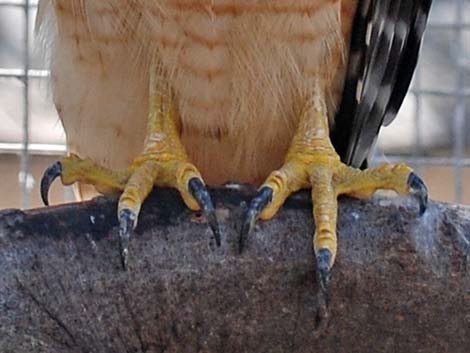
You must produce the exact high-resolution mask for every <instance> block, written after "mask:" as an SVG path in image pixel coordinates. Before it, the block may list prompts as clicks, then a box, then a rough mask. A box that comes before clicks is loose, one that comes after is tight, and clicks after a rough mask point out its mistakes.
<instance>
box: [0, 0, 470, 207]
mask: <svg viewBox="0 0 470 353" xmlns="http://www.w3.org/2000/svg"><path fill="white" fill-rule="evenodd" d="M454 2H455V4H456V7H455V11H456V21H455V23H429V24H428V30H450V31H453V37H454V42H453V45H454V48H453V49H454V50H453V53H454V55H455V68H456V70H455V75H456V77H457V80H456V82H457V84H456V85H455V88H454V89H453V90H445V89H422V88H421V80H420V76H421V75H420V68H419V67H418V70H417V73H416V76H415V79H414V85H413V88H412V89H411V90H410V91H409V94H411V95H413V96H414V98H415V102H416V105H415V114H414V119H415V126H416V127H417V128H416V129H415V130H414V131H415V132H414V140H415V145H414V148H413V152H412V154H411V156H407V157H403V156H393V155H392V156H387V158H386V161H388V162H392V163H396V162H407V163H409V164H411V165H413V166H415V167H416V168H418V169H419V168H422V167H426V166H445V167H453V169H454V179H455V180H454V182H455V201H456V202H461V200H462V194H463V182H464V179H463V178H464V176H463V172H464V168H470V158H466V157H465V134H464V132H465V116H466V102H465V100H466V99H467V98H470V87H465V78H464V77H465V76H464V73H463V67H464V65H465V64H466V62H465V60H467V61H468V59H465V58H464V57H463V51H462V47H463V32H464V31H465V30H470V23H465V22H464V18H463V14H464V6H465V0H454ZM37 5H38V0H22V1H13V0H10V1H8V0H0V7H19V8H21V9H22V10H23V14H24V19H25V21H24V28H23V35H24V41H23V45H24V55H23V65H22V67H21V68H14V69H7V68H0V78H10V79H17V80H20V81H21V82H22V83H23V102H24V106H23V116H22V127H23V139H22V142H21V143H8V142H1V141H0V153H17V154H20V156H21V171H20V183H21V190H22V201H21V203H22V207H23V208H28V207H29V204H30V188H29V186H28V182H27V176H28V175H29V170H30V163H29V162H30V156H31V155H36V154H53V155H60V154H64V153H65V152H66V147H65V146H64V145H58V144H31V143H30V142H29V126H30V118H31V116H30V104H29V90H30V89H29V83H30V80H31V79H45V78H47V77H48V74H49V72H48V71H47V70H33V69H31V68H30V49H29V48H30V42H31V38H30V22H29V18H30V14H31V12H32V10H33V9H34V8H36V7H37ZM467 65H468V63H467ZM425 96H436V97H451V98H455V99H456V104H455V107H454V114H453V136H454V139H453V155H452V157H442V158H441V157H425V156H423V155H422V143H421V130H422V106H423V103H422V101H423V97H425ZM383 160H385V159H384V158H378V159H377V160H376V161H377V162H381V161H383Z"/></svg>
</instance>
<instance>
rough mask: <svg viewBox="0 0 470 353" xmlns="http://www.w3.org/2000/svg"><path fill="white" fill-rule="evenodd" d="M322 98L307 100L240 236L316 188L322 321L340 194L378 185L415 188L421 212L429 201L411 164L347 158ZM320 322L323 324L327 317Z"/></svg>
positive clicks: (367, 191)
mask: <svg viewBox="0 0 470 353" xmlns="http://www.w3.org/2000/svg"><path fill="white" fill-rule="evenodd" d="M323 102H324V100H323V99H315V100H314V101H312V102H309V104H307V106H306V108H305V110H304V111H303V113H302V115H301V117H300V122H299V127H298V130H297V133H296V135H295V136H294V138H293V140H292V144H291V147H290V149H289V151H288V153H287V156H286V159H285V163H284V165H283V166H282V167H281V168H280V169H279V170H276V171H274V172H272V173H271V174H270V175H269V177H268V178H267V179H266V181H265V183H264V184H263V185H262V186H261V187H260V189H259V192H258V195H257V196H256V197H255V198H254V199H253V201H252V203H251V205H250V207H249V208H248V211H247V214H246V219H245V223H244V226H243V228H242V234H241V237H240V241H241V244H240V249H242V247H243V240H244V239H245V238H246V236H247V235H248V233H249V231H250V229H251V228H252V227H253V225H254V223H255V221H256V219H257V218H258V217H259V218H261V219H263V220H269V219H271V218H272V217H273V216H274V215H275V214H276V213H277V211H278V210H279V208H280V207H281V206H282V205H283V204H284V202H285V200H286V199H287V197H289V196H290V195H291V194H292V193H294V192H296V191H298V190H300V189H303V188H309V187H311V188H312V201H313V217H314V221H315V234H314V237H313V247H314V251H315V256H316V259H317V280H318V286H319V293H318V303H319V310H318V312H319V316H320V317H319V319H320V321H326V320H324V319H326V318H327V316H328V311H327V306H328V302H329V293H328V292H329V281H330V271H331V268H332V266H333V264H334V261H335V257H336V252H337V238H336V223H337V213H338V203H337V198H338V196H339V195H343V194H346V195H351V196H354V197H358V198H366V197H370V196H372V195H373V194H374V192H375V191H376V190H378V189H392V190H395V191H396V192H397V193H399V194H403V195H405V194H410V193H413V195H414V196H415V197H416V198H417V199H418V201H419V203H420V213H422V212H423V211H424V209H425V206H426V202H427V190H426V187H425V186H424V183H423V182H422V181H421V179H419V177H417V176H416V175H415V174H414V173H413V172H412V170H411V168H409V167H407V166H406V165H403V164H398V165H382V166H380V167H378V168H373V169H368V170H365V171H361V170H359V169H355V168H352V167H349V166H347V165H346V164H344V163H342V162H341V160H340V157H339V156H338V154H337V153H336V151H335V149H334V147H333V145H332V144H331V142H330V138H329V126H328V117H327V112H326V107H325V105H324V103H323ZM319 326H322V327H324V326H325V324H324V322H323V323H321V324H319Z"/></svg>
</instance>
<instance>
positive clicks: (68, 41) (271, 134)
mask: <svg viewBox="0 0 470 353" xmlns="http://www.w3.org/2000/svg"><path fill="white" fill-rule="evenodd" d="M356 2H357V0H343V1H340V0H336V1H331V0H243V1H240V0H41V1H40V3H39V17H38V22H37V23H38V27H39V30H40V33H41V35H42V37H43V38H44V39H45V40H44V42H45V43H46V45H47V46H48V47H49V49H50V50H49V53H50V65H51V72H52V76H51V77H52V85H53V96H54V101H55V104H56V106H57V110H58V112H59V115H60V118H61V120H62V122H63V125H64V128H65V131H66V135H67V144H68V146H69V149H70V151H72V152H75V153H78V154H79V155H81V156H86V157H91V158H92V159H93V160H95V161H96V162H98V163H99V164H102V165H104V166H107V167H110V168H113V169H116V168H118V169H123V168H126V167H128V166H129V165H130V164H131V163H132V161H133V159H134V158H135V157H136V156H137V155H138V154H139V153H140V152H141V150H142V148H143V141H144V137H145V127H146V121H147V112H148V83H149V76H150V75H149V69H150V67H151V65H158V68H159V72H160V75H161V77H162V80H166V81H168V82H169V83H170V85H171V87H172V88H173V90H174V92H175V95H176V102H177V105H178V110H179V113H180V115H179V116H180V119H181V127H182V135H181V137H182V141H183V144H184V145H185V147H186V150H187V152H188V154H189V156H190V159H191V160H192V161H193V162H194V164H195V165H196V166H197V167H198V168H199V170H200V171H201V173H202V175H203V177H204V179H205V181H206V182H207V183H209V184H214V183H223V182H226V181H240V182H261V181H262V180H263V179H264V178H266V177H267V175H268V174H269V173H270V172H271V171H272V170H273V169H276V168H278V167H280V166H281V164H282V162H283V160H284V156H285V154H286V152H287V150H288V147H289V144H290V141H291V139H292V137H293V135H294V133H295V130H296V128H297V125H298V118H299V114H300V111H301V110H302V109H303V107H304V104H305V101H306V99H307V97H308V96H309V95H310V94H311V92H312V89H313V86H314V82H315V81H316V80H317V81H318V82H321V84H322V85H323V86H324V87H325V90H326V92H328V95H329V98H330V99H329V106H330V107H331V109H330V112H329V113H330V116H333V114H334V111H335V107H336V105H337V103H338V99H339V98H340V93H341V89H342V82H343V75H344V70H345V63H346V61H345V50H344V49H345V42H346V39H347V37H348V36H349V31H350V28H351V23H352V19H353V15H354V13H355V9H356ZM341 28H342V31H341Z"/></svg>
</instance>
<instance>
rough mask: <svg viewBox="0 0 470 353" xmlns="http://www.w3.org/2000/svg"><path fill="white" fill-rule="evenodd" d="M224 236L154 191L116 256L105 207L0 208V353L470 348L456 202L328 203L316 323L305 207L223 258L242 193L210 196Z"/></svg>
mask: <svg viewBox="0 0 470 353" xmlns="http://www.w3.org/2000/svg"><path fill="white" fill-rule="evenodd" d="M213 194H214V197H215V200H216V202H217V207H218V217H219V220H220V223H221V227H222V232H223V239H222V246H221V247H220V248H216V249H215V250H214V244H213V239H212V238H211V232H210V230H209V229H208V227H207V224H206V223H205V221H204V218H203V217H201V216H200V215H198V214H194V213H191V212H189V211H188V210H186V209H185V208H184V206H183V204H182V202H181V200H180V199H179V197H178V195H177V194H176V193H175V192H172V191H168V190H163V191H158V192H154V193H153V195H152V196H151V198H150V199H149V201H148V202H146V203H145V207H144V208H143V211H142V215H141V218H140V223H139V226H138V227H137V230H136V236H135V238H134V239H133V241H132V242H131V246H130V255H131V258H130V270H129V271H128V272H123V271H122V270H121V266H120V260H119V256H118V237H117V227H116V200H115V199H106V198H99V199H97V200H94V201H91V202H86V203H81V204H72V205H66V206H59V207H52V208H45V209H37V210H31V211H27V212H21V211H17V210H5V211H2V212H1V213H0V269H1V271H0V352H2V353H7V352H15V353H21V352H47V353H54V352H57V353H59V352H60V353H64V352H65V353H66V352H97V353H103V352H178V353H180V352H181V353H185V352H216V353H224V352H225V353H229V352H248V353H258V352H266V353H277V352H279V353H291V352H299V353H300V352H302V353H311V352H321V353H328V352H348V353H349V352H361V353H363V352H374V353H375V352H438V353H443V352H452V353H458V352H465V353H468V352H470V264H469V261H470V255H469V254H470V209H469V208H465V207H459V206H451V205H445V204H439V203H433V202H431V203H430V205H429V209H428V211H427V212H426V214H425V215H424V216H423V217H422V218H418V217H417V205H415V204H414V203H412V201H410V200H403V199H402V200H388V199H387V200H384V199H376V200H374V201H369V202H362V201H357V200H352V199H342V200H341V208H340V217H339V226H338V235H339V245H340V246H339V253H338V257H337V261H336V265H335V267H334V274H333V280H332V302H331V306H330V309H331V320H330V322H329V326H328V328H327V330H326V332H325V334H324V335H322V336H321V337H320V338H317V337H315V335H314V334H313V327H314V326H315V319H316V302H315V297H314V294H315V292H316V284H315V275H314V258H313V254H312V245H311V244H312V241H311V238H312V234H313V227H314V226H313V222H312V218H311V205H309V203H308V202H306V201H305V200H306V199H305V198H304V197H302V196H301V195H300V196H297V198H296V199H293V200H291V201H290V202H289V203H288V205H287V206H286V207H285V208H284V210H283V211H282V212H281V213H280V214H279V215H278V216H277V217H276V218H275V219H274V220H273V221H271V222H266V223H261V224H260V225H258V226H257V227H256V229H255V232H254V233H253V234H252V235H251V236H250V237H249V239H248V242H247V246H246V250H245V253H244V254H243V255H238V254H237V249H238V231H239V227H240V225H241V220H242V213H243V207H244V205H245V204H244V201H246V200H248V199H249V198H250V195H248V193H244V192H242V191H235V190H215V191H213Z"/></svg>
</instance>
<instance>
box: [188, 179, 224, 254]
mask: <svg viewBox="0 0 470 353" xmlns="http://www.w3.org/2000/svg"><path fill="white" fill-rule="evenodd" d="M188 188H189V191H190V192H191V195H193V197H194V198H195V199H196V201H197V203H198V205H199V206H200V207H201V208H202V210H203V212H204V214H205V215H206V218H207V222H208V223H209V227H210V228H211V230H212V232H213V233H214V238H215V243H216V244H217V246H220V244H221V243H220V228H219V222H218V221H217V217H216V215H215V207H214V204H213V203H212V199H211V197H210V195H209V192H208V191H207V188H206V186H205V185H204V183H203V182H202V180H201V179H199V178H192V179H190V180H189V182H188Z"/></svg>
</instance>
